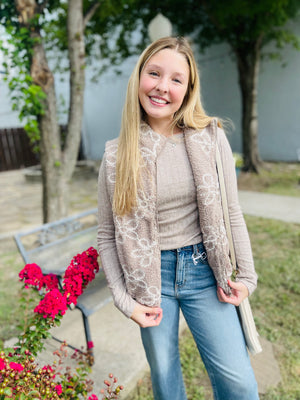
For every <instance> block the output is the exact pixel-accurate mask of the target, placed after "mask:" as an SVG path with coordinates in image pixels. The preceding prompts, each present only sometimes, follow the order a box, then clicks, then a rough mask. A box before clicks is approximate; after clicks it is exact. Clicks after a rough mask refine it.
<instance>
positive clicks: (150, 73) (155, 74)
mask: <svg viewBox="0 0 300 400" xmlns="http://www.w3.org/2000/svg"><path fill="white" fill-rule="evenodd" d="M149 75H152V76H158V72H156V71H150V72H149Z"/></svg>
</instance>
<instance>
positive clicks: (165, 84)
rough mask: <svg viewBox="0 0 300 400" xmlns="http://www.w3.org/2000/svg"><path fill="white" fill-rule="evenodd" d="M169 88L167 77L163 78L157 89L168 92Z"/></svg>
mask: <svg viewBox="0 0 300 400" xmlns="http://www.w3.org/2000/svg"><path fill="white" fill-rule="evenodd" d="M168 89H169V85H168V80H167V79H166V78H161V79H160V80H159V81H158V82H157V85H156V90H157V91H158V92H161V93H167V91H168Z"/></svg>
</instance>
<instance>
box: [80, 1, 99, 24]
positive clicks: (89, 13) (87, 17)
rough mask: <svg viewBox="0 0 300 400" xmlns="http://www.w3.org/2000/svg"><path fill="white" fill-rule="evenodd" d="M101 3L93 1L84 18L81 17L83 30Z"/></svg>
mask: <svg viewBox="0 0 300 400" xmlns="http://www.w3.org/2000/svg"><path fill="white" fill-rule="evenodd" d="M100 4H101V2H100V1H99V0H98V1H95V2H94V3H93V4H92V5H91V7H90V8H89V9H88V10H87V12H86V13H85V15H84V17H83V26H84V28H85V27H86V25H87V23H88V22H89V20H90V19H91V18H92V17H93V15H94V14H95V12H96V11H97V9H98V8H99V7H100Z"/></svg>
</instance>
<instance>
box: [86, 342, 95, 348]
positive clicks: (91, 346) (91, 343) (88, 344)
mask: <svg viewBox="0 0 300 400" xmlns="http://www.w3.org/2000/svg"><path fill="white" fill-rule="evenodd" d="M93 347H94V342H92V341H89V342H87V348H88V349H92V348H93Z"/></svg>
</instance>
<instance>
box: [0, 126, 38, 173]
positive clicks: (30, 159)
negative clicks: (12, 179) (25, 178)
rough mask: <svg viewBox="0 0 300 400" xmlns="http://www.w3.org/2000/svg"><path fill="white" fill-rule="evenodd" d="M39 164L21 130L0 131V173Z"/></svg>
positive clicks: (25, 135)
mask: <svg viewBox="0 0 300 400" xmlns="http://www.w3.org/2000/svg"><path fill="white" fill-rule="evenodd" d="M38 163H39V159H38V154H35V153H33V151H32V149H31V145H30V142H29V138H28V136H27V134H26V132H25V131H24V129H23V128H7V129H0V171H9V170H12V169H19V168H25V167H30V166H32V165H36V164H38Z"/></svg>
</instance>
